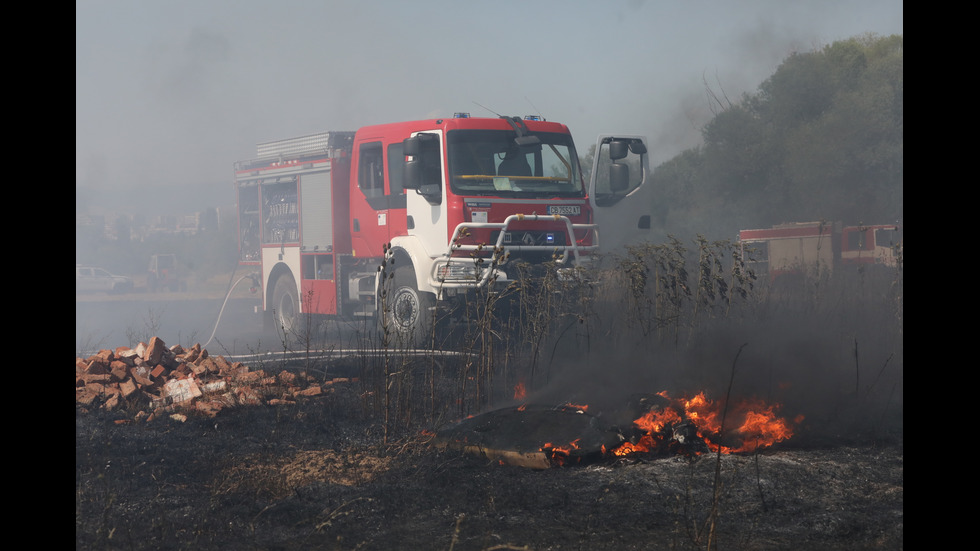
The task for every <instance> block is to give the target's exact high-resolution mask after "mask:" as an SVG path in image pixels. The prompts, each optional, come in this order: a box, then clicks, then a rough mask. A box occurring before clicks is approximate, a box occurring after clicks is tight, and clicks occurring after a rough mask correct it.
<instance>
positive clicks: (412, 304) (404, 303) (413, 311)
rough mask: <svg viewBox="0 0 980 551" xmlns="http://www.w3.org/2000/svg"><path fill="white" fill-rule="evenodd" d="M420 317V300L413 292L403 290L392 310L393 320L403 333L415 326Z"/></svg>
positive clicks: (396, 298)
mask: <svg viewBox="0 0 980 551" xmlns="http://www.w3.org/2000/svg"><path fill="white" fill-rule="evenodd" d="M418 317H419V299H418V296H416V294H415V293H414V292H413V290H411V289H408V288H402V289H399V290H398V293H397V294H396V295H395V301H394V305H393V308H392V318H394V321H395V325H396V327H398V330H399V331H401V332H406V331H409V330H410V329H411V328H412V327H414V326H415V323H416V321H418Z"/></svg>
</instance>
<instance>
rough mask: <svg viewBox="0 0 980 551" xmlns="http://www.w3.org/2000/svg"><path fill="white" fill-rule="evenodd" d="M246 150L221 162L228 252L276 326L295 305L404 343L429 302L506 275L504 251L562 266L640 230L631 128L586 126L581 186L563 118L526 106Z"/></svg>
mask: <svg viewBox="0 0 980 551" xmlns="http://www.w3.org/2000/svg"><path fill="white" fill-rule="evenodd" d="M258 153H259V154H258V157H257V158H255V159H252V160H247V161H240V162H238V163H236V165H235V182H236V189H237V193H238V204H239V224H240V228H239V230H240V231H239V234H240V253H241V258H240V262H241V263H242V264H245V265H253V266H256V267H258V268H259V271H260V273H261V281H262V284H263V289H264V294H263V309H264V311H265V312H266V314H267V315H268V319H269V320H270V321H272V322H273V323H274V324H275V325H276V326H277V327H280V328H282V329H283V330H285V331H286V332H287V333H288V332H290V331H293V330H295V329H296V328H297V327H298V322H299V321H301V319H302V318H301V316H302V315H304V314H310V315H328V316H343V317H348V318H358V317H371V318H374V319H376V320H377V321H378V322H379V324H380V325H381V327H382V328H385V329H389V330H391V331H392V332H393V333H394V334H396V335H398V336H400V337H404V338H415V339H419V338H421V337H422V336H423V335H424V334H426V333H427V332H428V331H429V330H430V329H431V327H432V325H431V324H432V320H433V319H434V318H435V315H434V313H435V311H436V310H438V309H440V308H442V307H445V306H450V305H451V303H452V302H453V301H454V300H456V299H457V298H459V297H461V296H463V295H465V294H466V293H468V292H470V291H472V290H475V289H478V288H482V287H485V286H487V285H496V286H506V285H507V284H508V283H509V279H508V275H507V263H508V262H513V261H516V260H518V259H521V260H526V261H528V262H532V263H547V262H552V261H556V262H555V265H557V266H559V267H560V268H568V267H572V266H578V265H582V264H583V263H585V262H587V261H589V259H590V258H594V257H595V256H596V253H597V252H599V251H600V246H601V247H602V249H601V250H604V251H605V250H612V249H613V248H615V247H617V246H621V245H622V244H625V243H626V242H628V241H631V240H636V239H638V238H642V237H643V236H644V235H645V234H646V233H647V232H648V231H649V228H650V215H649V212H650V210H651V209H652V202H651V200H652V199H651V197H650V196H649V193H650V189H649V188H650V186H649V185H647V183H646V180H647V173H648V160H647V153H646V145H645V139H644V138H642V137H639V136H624V137H615V136H602V137H600V139H599V142H598V144H597V149H596V160H595V163H594V164H595V166H594V168H593V177H592V179H591V181H590V183H589V184H588V185H587V184H586V179H585V177H584V175H583V174H582V172H581V168H580V165H579V157H578V152H577V150H576V148H575V145H574V142H573V140H572V136H571V133H570V132H569V130H568V128H567V127H566V126H565V125H563V124H560V123H555V122H549V121H544V120H541V119H540V118H539V117H526V118H524V119H521V118H519V117H498V118H476V117H469V116H468V115H465V114H458V115H457V116H455V117H453V118H445V119H431V120H422V121H412V122H402V123H392V124H381V125H374V126H366V127H363V128H361V129H359V130H357V131H356V132H328V133H322V134H316V135H313V136H306V137H301V138H293V139H288V140H280V141H277V142H269V143H266V144H259V147H258ZM600 159H601V161H600ZM600 165H601V169H600ZM600 172H601V173H602V174H601V176H597V175H598V174H599V173H600ZM607 223H608V224H609V228H610V231H608V232H607V231H606V226H605V225H604V224H607ZM600 236H601V240H600ZM381 276H384V277H381Z"/></svg>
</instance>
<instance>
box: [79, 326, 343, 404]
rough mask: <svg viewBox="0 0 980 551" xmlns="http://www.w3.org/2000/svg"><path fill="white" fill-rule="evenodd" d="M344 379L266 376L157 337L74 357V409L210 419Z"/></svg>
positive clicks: (292, 398) (298, 395)
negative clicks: (193, 414)
mask: <svg viewBox="0 0 980 551" xmlns="http://www.w3.org/2000/svg"><path fill="white" fill-rule="evenodd" d="M346 381H347V379H334V380H332V381H327V382H326V383H323V384H321V383H316V382H315V381H312V380H310V379H309V378H307V377H305V376H303V375H301V374H297V373H293V372H290V371H286V370H283V371H282V372H281V373H279V374H278V375H269V374H267V373H266V372H265V371H264V370H262V369H257V370H251V369H249V368H248V367H247V366H245V365H243V364H242V363H241V362H229V361H228V360H227V359H225V358H224V357H223V356H220V355H219V356H211V355H210V354H208V351H207V350H205V349H203V348H201V345H200V344H195V345H194V346H193V347H191V348H186V349H185V348H183V347H181V346H180V345H174V346H171V347H169V348H168V347H167V345H166V344H165V343H164V342H163V340H161V339H160V338H158V337H153V338H151V339H150V342H149V343H148V344H147V343H140V344H139V345H138V346H136V347H135V348H128V347H119V348H116V349H115V350H100V351H99V352H98V353H96V354H94V355H92V356H89V357H88V358H84V359H83V358H78V357H76V358H75V404H76V410H81V411H83V412H87V411H91V410H93V409H99V408H101V409H104V410H107V411H120V412H126V413H132V414H133V415H132V419H133V420H137V421H138V420H152V419H153V418H155V417H158V416H160V415H172V414H175V413H177V414H181V415H183V414H185V413H190V412H196V413H199V414H203V415H205V416H209V417H213V416H215V415H217V414H218V413H219V412H220V411H222V410H224V409H226V408H229V407H236V406H242V405H260V404H271V405H276V404H282V403H293V402H295V401H296V400H299V399H303V398H304V397H313V396H319V395H321V394H323V393H325V392H328V391H329V390H330V389H324V386H326V385H330V384H333V383H338V382H346Z"/></svg>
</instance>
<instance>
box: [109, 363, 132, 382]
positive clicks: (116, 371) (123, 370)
mask: <svg viewBox="0 0 980 551" xmlns="http://www.w3.org/2000/svg"><path fill="white" fill-rule="evenodd" d="M109 375H111V376H112V380H113V381H115V382H117V383H118V382H120V381H125V380H126V379H128V378H129V366H128V365H126V363H125V362H121V361H119V360H113V362H112V363H111V364H109Z"/></svg>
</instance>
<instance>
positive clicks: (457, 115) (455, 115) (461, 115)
mask: <svg viewBox="0 0 980 551" xmlns="http://www.w3.org/2000/svg"><path fill="white" fill-rule="evenodd" d="M453 118H454V119H468V118H470V114H469V113H453Z"/></svg>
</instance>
